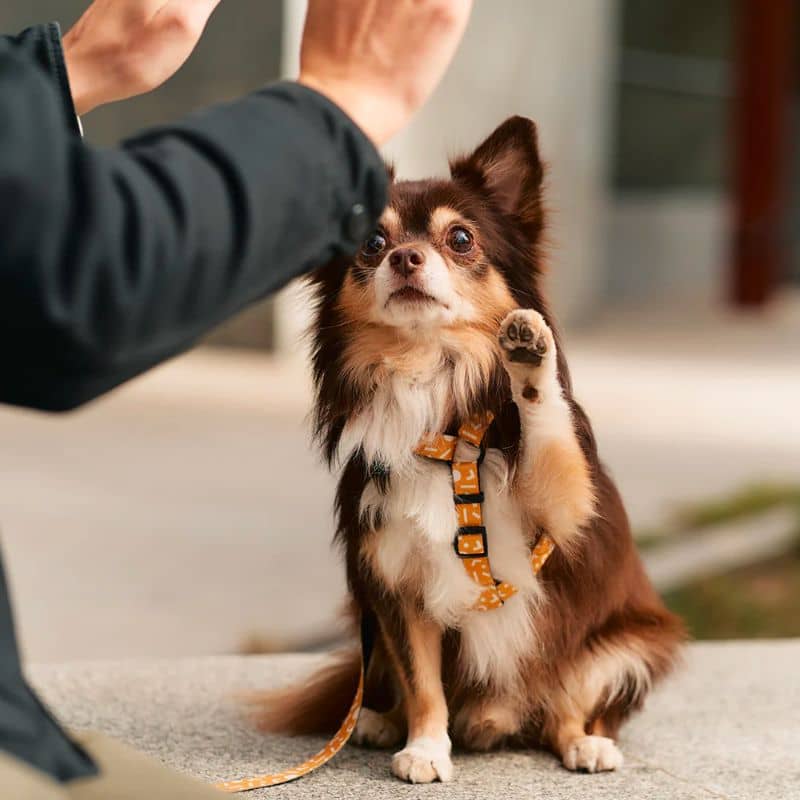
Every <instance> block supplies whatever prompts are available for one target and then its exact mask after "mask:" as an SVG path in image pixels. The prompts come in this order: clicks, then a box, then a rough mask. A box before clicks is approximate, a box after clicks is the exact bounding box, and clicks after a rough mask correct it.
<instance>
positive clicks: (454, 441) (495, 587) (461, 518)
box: [414, 412, 555, 611]
mask: <svg viewBox="0 0 800 800" xmlns="http://www.w3.org/2000/svg"><path fill="white" fill-rule="evenodd" d="M493 419H494V416H493V415H492V414H491V413H490V412H487V413H486V414H484V415H482V416H479V417H472V418H471V419H470V420H468V421H467V422H466V423H464V424H463V425H462V426H461V427H460V428H459V429H458V436H448V435H446V434H443V433H435V434H431V435H429V436H426V437H425V438H424V439H423V440H422V441H421V442H420V443H419V444H418V445H417V448H416V450H414V452H415V453H416V454H417V455H418V456H422V457H423V458H432V459H435V460H436V461H446V462H447V463H448V464H449V465H450V471H451V473H452V476H453V502H454V503H455V506H456V516H457V519H458V526H459V527H458V532H457V533H456V536H455V539H454V540H453V548H454V549H455V551H456V555H457V556H458V557H459V558H460V559H461V563H462V564H463V565H464V569H465V570H466V571H467V575H469V577H470V578H472V580H473V581H475V583H477V584H478V586H480V587H481V593H480V595H479V596H478V599H477V601H476V602H475V605H474V606H473V607H472V608H473V610H474V611H491V610H492V609H493V608H500V606H502V605H503V603H504V602H505V601H506V600H508V598H509V597H511V596H513V595H515V594H516V593H517V590H516V588H515V587H514V586H512V585H511V584H510V583H508V582H507V581H499V580H497V579H495V577H494V576H493V575H492V569H491V566H490V564H489V543H488V541H487V539H486V527H485V526H484V524H483V492H482V491H481V476H480V465H481V462H482V461H483V457H484V455H485V453H486V450H485V448H484V446H483V437H484V436H485V435H486V431H487V430H488V429H489V426H490V425H491V424H492V420H493ZM459 442H465V443H466V444H468V445H469V446H470V447H469V449H470V450H471V451H472V452H474V453H475V458H474V459H471V460H469V461H456V460H455V458H456V454H457V452H458V445H459ZM465 449H466V448H462V450H461V452H462V453H463V451H464V450H465ZM554 548H555V544H554V543H553V540H552V539H551V538H550V537H549V536H548V535H547V534H540V535H539V538H538V540H537V541H536V543H535V544H534V547H533V550H532V551H531V568H532V569H533V572H534V574H536V573H537V572H539V570H540V569H541V568H542V567H543V566H544V562H545V561H547V559H548V558H549V557H550V554H551V553H552V552H553V549H554Z"/></svg>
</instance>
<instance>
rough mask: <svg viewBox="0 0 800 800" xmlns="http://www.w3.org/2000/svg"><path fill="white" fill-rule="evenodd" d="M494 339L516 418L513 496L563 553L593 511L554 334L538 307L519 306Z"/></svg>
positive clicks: (588, 477)
mask: <svg viewBox="0 0 800 800" xmlns="http://www.w3.org/2000/svg"><path fill="white" fill-rule="evenodd" d="M499 339H500V347H501V350H502V352H503V358H504V363H505V368H506V371H507V372H508V375H509V377H510V379H511V392H512V395H513V398H514V402H515V403H516V405H517V408H518V409H519V418H520V429H521V431H520V432H521V441H520V448H521V450H520V458H519V464H518V468H517V476H516V484H515V490H516V494H517V496H518V498H519V502H520V504H521V506H522V508H523V510H524V512H525V513H526V514H527V515H528V517H529V518H530V521H531V522H532V523H533V524H535V525H537V526H538V527H540V528H543V529H544V530H545V531H546V532H547V533H548V534H550V536H551V537H552V539H553V540H554V541H555V543H556V545H557V546H558V547H559V548H561V549H562V550H563V551H567V552H568V551H569V546H570V543H571V542H573V541H574V540H575V537H576V536H577V535H578V534H579V532H580V530H581V528H582V527H583V526H584V525H585V524H586V523H587V522H588V521H589V519H590V518H591V516H592V515H593V514H594V491H593V486H592V478H591V471H590V469H589V465H588V463H587V461H586V457H585V455H584V453H583V450H582V449H581V445H580V443H579V441H578V437H577V435H576V433H575V426H574V422H573V419H572V413H571V410H570V406H569V403H568V402H567V400H566V398H565V397H564V394H563V391H562V389H561V384H560V383H559V380H558V371H557V358H556V355H557V354H556V344H555V340H554V338H553V333H552V331H551V330H550V328H549V327H548V326H547V323H546V322H545V320H544V318H543V317H542V315H541V314H539V312H538V311H534V310H533V309H530V308H520V309H517V310H516V311H512V312H511V313H510V314H509V315H508V316H507V317H506V318H505V319H504V320H503V323H502V324H501V326H500V336H499Z"/></svg>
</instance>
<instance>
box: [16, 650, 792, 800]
mask: <svg viewBox="0 0 800 800" xmlns="http://www.w3.org/2000/svg"><path fill="white" fill-rule="evenodd" d="M317 660H318V657H316V656H308V655H306V656H299V655H280V656H251V657H236V656H231V657H218V658H203V659H190V660H161V661H159V660H150V661H129V662H122V663H115V662H98V663H75V664H64V665H52V664H51V665H38V666H35V667H32V668H31V669H30V670H29V673H30V675H31V677H32V680H33V683H34V684H35V686H36V687H38V688H39V689H40V691H41V692H42V694H43V695H44V697H45V699H46V700H47V701H48V703H49V704H50V705H51V707H52V708H53V709H54V710H55V712H56V714H57V715H58V716H59V717H60V718H61V720H62V721H63V722H64V723H66V724H67V725H68V726H70V727H72V728H74V729H93V730H100V731H103V732H105V733H107V734H109V735H111V736H114V737H116V738H118V739H121V740H123V741H125V742H127V743H129V744H131V745H133V746H134V747H136V748H138V749H140V750H142V751H144V752H146V753H148V754H150V755H152V756H155V757H157V758H159V759H161V760H162V761H163V762H164V763H166V764H167V765H169V766H171V767H173V768H175V769H177V770H180V771H182V772H185V773H188V774H190V775H193V776H196V777H198V778H200V779H202V780H204V781H208V782H214V781H218V780H223V779H233V778H240V777H252V776H254V775H259V774H263V773H265V772H270V771H276V770H278V769H281V768H285V767H287V766H291V765H294V764H296V763H298V762H299V761H301V760H303V759H304V758H305V757H306V756H308V755H310V754H312V753H314V752H316V750H317V749H318V748H319V747H320V746H321V745H322V744H323V743H324V740H323V739H319V738H313V737H311V738H308V737H303V738H297V739H290V738H285V737H276V736H270V737H266V736H262V735H261V734H258V733H256V732H255V731H253V730H251V729H250V728H249V727H248V725H247V724H246V723H245V722H244V721H243V720H242V718H241V716H240V714H239V712H238V710H237V708H236V705H235V702H234V699H233V697H234V696H235V693H236V692H238V691H240V690H242V689H253V688H266V687H274V686H278V685H280V684H283V683H285V682H288V681H291V680H293V679H297V678H298V677H299V676H301V675H302V674H304V673H305V672H307V671H308V670H309V669H310V668H312V667H313V666H314V665H315V664H316V663H317ZM798 663H800V640H787V641H771V642H758V643H755V642H724V643H703V644H694V645H692V646H690V648H689V650H688V654H687V658H686V664H685V666H684V667H683V668H682V669H681V670H680V671H679V672H678V673H676V674H675V675H674V676H673V677H672V678H670V679H669V680H668V681H667V682H666V683H665V684H664V685H663V687H661V688H660V689H658V690H657V691H656V692H655V693H654V695H653V696H652V697H651V698H650V700H649V701H648V704H647V706H646V708H645V710H644V711H643V712H642V713H641V714H639V715H638V716H636V717H635V718H634V719H633V720H632V721H631V722H630V723H629V724H628V725H627V726H626V727H624V728H623V732H622V736H621V740H620V746H621V748H622V750H623V753H624V754H625V758H626V763H625V765H624V767H623V768H622V769H621V771H619V772H616V773H605V774H598V775H584V774H573V773H570V772H568V771H566V770H565V769H563V768H562V767H561V766H560V765H559V764H558V762H557V761H556V759H555V758H553V757H552V756H550V755H548V754H545V753H538V752H525V751H517V752H499V753H492V754H488V755H466V754H461V753H457V754H456V755H455V757H454V763H455V768H456V777H455V782H453V783H450V784H447V785H441V784H433V785H427V786H408V785H405V784H402V783H400V782H398V781H397V780H396V779H394V778H393V777H392V776H391V775H390V774H389V759H390V755H389V753H387V752H382V751H381V752H375V751H367V750H362V749H358V748H356V747H352V746H348V747H346V748H345V749H344V750H343V751H342V752H341V753H340V754H339V755H338V756H337V757H336V758H335V759H334V760H333V761H332V762H330V763H329V764H328V765H326V766H325V767H323V768H321V769H320V770H319V771H317V772H316V773H314V774H313V775H310V776H308V777H306V778H303V779H301V780H300V781H298V782H296V783H292V784H289V785H287V786H284V787H275V788H271V789H264V790H258V791H254V792H251V793H249V794H247V795H242V796H243V797H247V798H251V797H252V798H253V800H256V798H259V797H264V798H266V797H273V798H275V797H292V798H298V800H300V799H301V798H309V799H310V798H314V799H316V798H331V800H336V799H337V798H348V800H353V799H354V798H369V800H381V799H382V798H393V799H394V798H398V797H401V798H402V797H407V798H414V799H415V800H416V798H434V797H435V798H437V800H467V799H468V798H469V800H472V798H476V797H477V798H486V800H495V799H496V798H497V799H499V798H502V800H516V798H520V799H521V798H525V800H529V798H532V797H535V798H542V799H543V800H545V799H546V800H557V799H558V798H564V799H565V800H566V798H569V800H619V798H623V797H624V798H647V800H695V799H697V800H700V799H701V798H702V799H703V800H708V799H709V798H726V799H727V800H770V799H771V798H775V800H796V798H800V758H799V757H798V753H800V724H798V720H800V682H798V680H797V665H798Z"/></svg>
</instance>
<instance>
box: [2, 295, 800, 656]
mask: <svg viewBox="0 0 800 800" xmlns="http://www.w3.org/2000/svg"><path fill="white" fill-rule="evenodd" d="M798 342H800V304H797V303H794V304H788V305H787V306H786V307H776V308H775V309H773V310H772V311H771V312H770V313H769V314H768V315H762V316H758V317H755V316H752V317H729V316H726V315H717V316H714V317H711V318H709V317H702V318H698V319H695V318H693V317H691V315H689V313H688V312H686V314H685V315H684V316H681V317H680V318H676V317H675V313H674V310H673V312H672V316H670V315H667V314H662V315H659V314H658V313H656V312H651V313H649V314H647V315H641V314H640V315H624V314H622V313H618V314H615V315H614V316H613V317H609V318H607V319H601V320H598V321H596V323H595V324H594V325H592V326H590V327H586V328H584V329H582V330H578V331H572V330H571V331H568V332H567V337H566V344H567V348H568V354H569V360H570V364H571V367H572V372H573V376H574V380H575V387H576V393H577V396H578V398H579V399H580V400H581V401H582V402H583V403H584V405H585V407H586V408H587V410H588V412H589V414H590V417H591V419H592V421H593V423H594V426H595V430H596V433H597V438H598V442H599V446H600V453H601V456H602V457H603V459H604V460H605V461H606V463H607V464H608V465H609V467H610V469H611V471H612V473H613V474H614V475H615V477H616V479H617V481H618V484H619V485H620V487H621V490H622V493H623V496H624V497H625V499H626V502H627V505H628V509H629V512H630V514H631V517H632V519H633V521H634V524H635V527H636V528H638V529H645V528H647V527H650V526H652V525H654V524H660V523H661V522H662V521H663V520H664V518H665V516H668V515H669V513H670V510H671V509H673V508H674V507H675V506H676V505H680V504H682V503H686V502H691V501H694V500H698V499H707V498H709V497H714V496H716V495H719V494H724V493H725V492H729V491H731V490H733V489H736V488H738V487H739V486H741V485H742V484H745V483H747V482H749V481H753V480H759V481H765V480H776V481H794V482H795V483H796V482H797V480H798V476H800V426H798V425H797V409H798V408H800V370H798V369H797V366H798V363H799V362H800V352H798V351H800V345H798ZM309 407H310V391H309V384H308V376H307V371H306V369H305V366H304V364H302V363H300V362H297V361H296V360H291V359H288V360H286V359H284V360H279V359H275V358H270V357H267V356H264V355H260V354H258V353H245V352H239V351H231V350H219V349H218V350H212V349H210V348H204V349H200V350H198V351H195V352H193V353H190V354H189V355H187V356H185V357H183V358H180V359H177V360H175V361H173V362H171V363H170V364H167V365H165V366H163V367H161V368H160V369H157V370H154V371H153V372H152V373H150V374H149V375H147V376H145V377H143V378H140V379H138V380H136V381H133V382H132V383H131V384H129V385H128V386H126V387H123V388H122V389H120V390H118V391H116V392H114V393H112V394H111V395H110V396H108V397H107V398H104V399H102V400H100V401H98V402H96V403H94V404H92V405H90V406H89V407H87V408H85V409H83V410H81V411H79V412H77V413H73V414H69V415H66V416H46V415H41V414H36V413H32V412H25V411H19V410H13V409H3V410H0V440H2V442H3V448H2V450H0V538H1V539H2V543H3V547H4V552H5V556H6V561H7V565H8V568H9V572H10V578H11V584H12V589H13V591H14V596H15V600H16V603H15V605H16V610H17V616H18V619H19V623H20V625H19V628H20V634H21V639H22V645H23V650H24V652H25V653H26V654H27V656H28V658H30V659H31V660H35V661H66V660H74V659H101V658H108V659H124V658H140V657H148V656H157V657H183V656H201V655H213V654H225V653H234V652H237V651H239V650H240V648H241V647H242V646H243V643H244V642H245V641H246V640H248V639H249V638H250V637H252V636H258V637H260V638H261V640H262V644H264V643H266V644H267V645H268V646H269V647H271V648H273V649H278V650H281V649H284V650H285V649H289V650H291V649H297V648H299V647H301V646H303V645H305V644H306V643H308V642H309V641H312V642H313V641H316V640H325V639H329V638H330V637H331V634H332V631H333V632H335V629H334V627H333V626H334V624H335V619H336V617H337V608H338V605H339V602H340V600H341V598H342V596H343V594H344V581H343V575H342V568H341V565H340V562H339V559H338V556H337V555H336V554H335V553H333V552H332V551H331V547H330V540H331V534H332V530H333V522H332V519H331V512H330V508H331V499H332V495H333V487H334V479H333V478H332V477H331V476H330V475H329V474H328V471H327V469H326V468H325V467H324V466H323V465H322V464H320V462H319V459H318V457H317V455H316V454H315V453H314V452H313V450H312V449H311V447H310V445H309V436H308V428H307V425H306V423H305V418H306V415H307V413H308V409H309ZM298 587H299V590H298ZM289 596H291V597H292V603H291V607H289V606H288V604H287V600H286V598H287V597H289Z"/></svg>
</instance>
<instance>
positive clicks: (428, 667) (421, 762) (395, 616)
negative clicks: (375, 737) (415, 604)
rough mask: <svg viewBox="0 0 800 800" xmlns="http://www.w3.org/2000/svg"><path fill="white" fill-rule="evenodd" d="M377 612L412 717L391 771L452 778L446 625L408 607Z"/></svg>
mask: <svg viewBox="0 0 800 800" xmlns="http://www.w3.org/2000/svg"><path fill="white" fill-rule="evenodd" d="M378 618H379V621H380V626H381V633H382V634H383V638H384V642H385V643H386V648H387V650H388V652H389V655H390V657H391V659H392V661H393V663H394V667H395V670H396V672H397V677H398V679H399V683H400V686H401V688H402V691H403V705H404V707H405V713H406V720H407V722H408V740H407V742H406V746H405V747H404V748H403V749H402V750H401V751H400V752H399V753H396V754H395V756H394V758H393V759H392V772H393V773H394V774H395V775H397V777H398V778H402V779H403V780H405V781H409V782H410V783H431V782H433V781H435V780H440V781H442V782H445V781H449V780H451V779H452V777H453V764H452V762H451V761H450V737H449V736H448V734H447V701H446V699H445V695H444V688H443V687H442V631H441V628H440V627H439V626H438V625H436V624H435V623H433V622H431V621H430V620H427V619H425V618H423V617H422V616H420V615H419V614H418V613H417V612H416V611H413V610H411V609H409V608H406V607H402V608H396V609H392V611H391V612H387V613H383V614H380V613H379V615H378Z"/></svg>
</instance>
